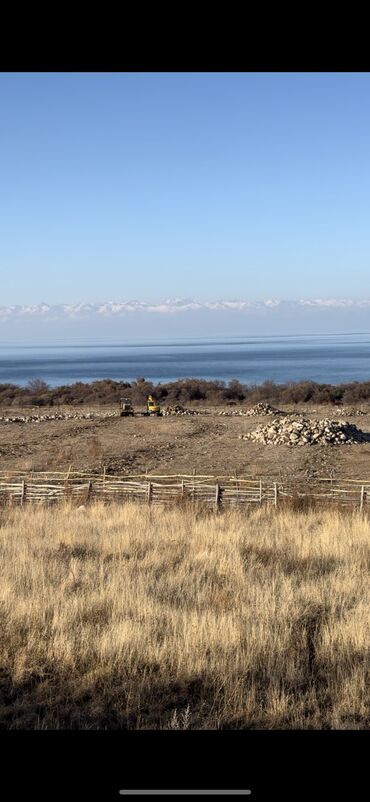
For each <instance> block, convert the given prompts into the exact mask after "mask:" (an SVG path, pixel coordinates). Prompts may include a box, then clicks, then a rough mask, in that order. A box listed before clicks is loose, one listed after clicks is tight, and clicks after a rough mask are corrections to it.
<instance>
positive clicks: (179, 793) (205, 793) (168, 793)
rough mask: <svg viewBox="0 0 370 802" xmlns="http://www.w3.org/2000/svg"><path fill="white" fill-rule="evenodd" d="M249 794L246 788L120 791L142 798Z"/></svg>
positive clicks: (123, 793) (125, 794) (124, 794)
mask: <svg viewBox="0 0 370 802" xmlns="http://www.w3.org/2000/svg"><path fill="white" fill-rule="evenodd" d="M251 793H252V791H250V790H249V789H248V788H246V789H244V790H242V789H239V788H238V789H236V788H232V789H231V790H229V791H225V790H224V789H223V788H222V789H213V790H205V789H204V788H202V789H200V790H193V789H188V788H178V789H177V790H175V791H170V790H169V789H168V788H166V789H165V790H164V791H158V790H157V789H156V788H146V789H144V790H142V791H139V790H137V789H136V788H134V789H131V790H129V789H127V790H126V789H123V790H122V791H120V794H122V796H144V795H145V796H162V795H163V796H172V795H173V796H215V795H217V796H247V795H248V794H251Z"/></svg>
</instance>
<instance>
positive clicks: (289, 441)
mask: <svg viewBox="0 0 370 802" xmlns="http://www.w3.org/2000/svg"><path fill="white" fill-rule="evenodd" d="M239 438H240V439H241V440H252V441H254V442H256V443H264V444H266V445H283V444H285V445H288V446H306V445H310V446H312V445H322V446H325V445H342V444H348V443H363V442H365V441H366V440H367V439H368V436H367V435H366V434H364V432H361V431H360V430H359V429H357V427H356V426H355V425H354V424H351V423H347V421H344V420H329V419H327V418H326V419H324V420H312V419H310V418H303V417H297V416H293V415H288V416H287V417H285V418H275V419H274V420H273V421H271V423H270V424H268V425H267V426H262V425H261V426H258V428H257V429H256V430H255V431H254V432H250V433H248V434H242V435H239Z"/></svg>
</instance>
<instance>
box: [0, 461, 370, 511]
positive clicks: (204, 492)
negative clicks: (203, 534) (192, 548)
mask: <svg viewBox="0 0 370 802" xmlns="http://www.w3.org/2000/svg"><path fill="white" fill-rule="evenodd" d="M289 498H290V499H296V500H297V499H312V500H313V501H314V502H315V503H316V504H320V505H321V504H322V505H327V504H333V503H335V504H336V505H338V506H340V507H342V506H343V507H349V506H352V507H357V508H358V509H360V510H364V509H365V508H367V507H369V508H370V506H369V505H370V480H368V481H364V480H350V479H343V480H340V479H335V480H334V479H333V478H331V479H326V478H324V479H316V480H315V481H312V482H311V483H306V484H305V485H303V486H302V485H300V484H298V483H294V481H293V480H292V481H291V482H290V483H285V484H284V483H282V482H281V481H279V480H277V478H276V477H275V478H271V479H269V478H267V479H254V478H250V477H241V476H201V475H190V476H189V475H185V474H177V475H155V474H150V475H149V474H135V475H131V476H122V475H121V476H112V475H108V474H106V472H105V471H104V472H103V473H102V474H99V475H91V474H88V473H83V472H76V471H71V470H69V471H68V472H67V473H66V472H64V473H63V472H47V473H46V472H45V473H42V472H37V473H29V472H28V473H26V472H24V473H22V472H16V471H0V504H2V505H5V504H12V505H20V506H22V505H24V504H29V503H35V504H45V503H49V504H54V503H57V502H60V501H63V500H70V501H72V502H75V503H76V505H78V504H86V503H88V502H90V501H97V500H99V501H101V500H103V501H104V502H109V501H122V502H124V501H135V502H139V503H144V504H153V505H170V504H173V503H174V502H175V503H176V502H179V501H181V500H183V501H185V500H187V501H189V502H191V503H199V504H202V505H205V506H207V507H211V508H214V509H216V510H217V509H221V508H230V507H246V506H247V505H250V504H255V505H262V504H267V505H272V506H275V507H276V506H278V505H281V504H283V503H284V499H289Z"/></svg>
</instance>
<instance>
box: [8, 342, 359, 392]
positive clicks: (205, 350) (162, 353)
mask: <svg viewBox="0 0 370 802" xmlns="http://www.w3.org/2000/svg"><path fill="white" fill-rule="evenodd" d="M139 376H144V377H145V378H146V379H149V380H152V381H154V382H162V383H164V382H168V381H174V380H176V379H179V378H184V377H194V378H204V379H222V380H224V381H230V379H234V378H236V379H239V380H240V381H241V382H244V383H247V384H250V383H256V384H260V383H261V382H263V381H265V380H266V379H272V380H273V381H276V382H287V381H299V380H301V379H312V380H314V381H318V382H328V383H332V384H337V383H340V382H346V381H354V380H357V381H366V380H369V379H370V333H369V334H351V335H349V334H343V335H323V336H321V335H317V336H299V337H298V336H297V337H295V336H285V337H282V336H280V337H245V338H243V337H237V338H236V337H235V338H231V337H228V338H222V337H220V338H209V339H197V340H195V339H193V340H190V339H188V340H177V341H175V340H172V341H169V342H165V341H159V340H158V341H156V342H153V343H150V342H144V341H143V342H136V343H130V344H123V343H117V344H113V345H99V344H93V345H72V346H63V347H62V346H59V345H58V346H43V347H39V346H23V347H20V346H14V347H11V346H7V347H5V346H3V347H0V383H5V382H12V383H14V384H20V385H25V384H27V382H28V381H29V380H30V379H34V378H41V379H43V380H44V381H46V382H47V383H48V384H50V385H52V386H56V385H60V384H70V383H72V382H76V381H83V382H91V381H94V380H96V379H106V378H110V379H115V380H125V381H132V380H134V379H136V378H137V377H139Z"/></svg>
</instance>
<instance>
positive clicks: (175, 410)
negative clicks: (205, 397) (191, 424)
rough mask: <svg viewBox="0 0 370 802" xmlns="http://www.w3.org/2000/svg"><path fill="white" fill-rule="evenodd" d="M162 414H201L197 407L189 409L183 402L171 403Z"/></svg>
mask: <svg viewBox="0 0 370 802" xmlns="http://www.w3.org/2000/svg"><path fill="white" fill-rule="evenodd" d="M162 415H199V412H197V410H195V409H187V408H186V407H183V406H182V405H181V404H174V405H173V406H171V405H169V406H167V407H165V408H164V409H163V410H162Z"/></svg>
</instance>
